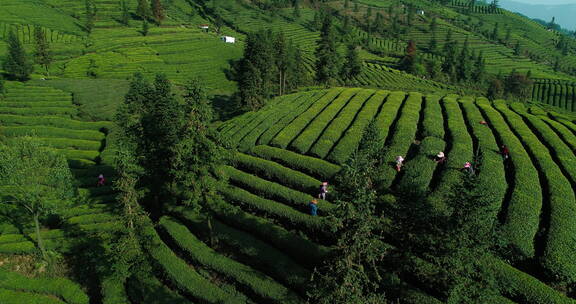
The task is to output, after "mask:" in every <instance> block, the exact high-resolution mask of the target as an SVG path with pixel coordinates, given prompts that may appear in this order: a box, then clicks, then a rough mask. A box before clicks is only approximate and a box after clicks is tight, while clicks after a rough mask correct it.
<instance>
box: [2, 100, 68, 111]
mask: <svg viewBox="0 0 576 304" xmlns="http://www.w3.org/2000/svg"><path fill="white" fill-rule="evenodd" d="M0 107H6V108H26V109H30V108H35V107H39V108H74V107H75V106H74V105H73V104H72V103H71V102H70V100H62V101H33V102H26V101H10V102H2V101H0Z"/></svg>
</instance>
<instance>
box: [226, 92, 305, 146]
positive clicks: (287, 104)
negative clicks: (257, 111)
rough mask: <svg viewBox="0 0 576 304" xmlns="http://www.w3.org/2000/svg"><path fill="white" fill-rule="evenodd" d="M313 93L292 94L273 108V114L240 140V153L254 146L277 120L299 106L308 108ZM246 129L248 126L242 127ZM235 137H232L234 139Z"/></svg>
mask: <svg viewBox="0 0 576 304" xmlns="http://www.w3.org/2000/svg"><path fill="white" fill-rule="evenodd" d="M314 95H315V94H313V93H310V92H309V93H303V94H293V95H292V98H290V99H287V100H282V102H281V103H280V105H278V106H276V107H274V110H275V111H274V112H273V113H271V115H269V116H268V117H266V118H265V119H264V120H262V121H261V122H260V123H259V124H258V126H256V127H255V128H254V129H252V130H251V131H250V133H248V134H246V136H244V138H242V139H241V140H240V144H239V147H238V148H239V149H240V150H241V151H248V150H249V149H250V148H252V147H254V146H255V145H256V141H257V140H258V138H259V137H260V136H261V135H262V134H263V133H264V132H266V130H268V129H269V128H270V127H272V126H273V125H275V124H276V123H277V122H278V121H279V120H281V119H283V118H284V117H285V116H286V115H290V114H291V113H292V112H293V111H294V110H296V109H298V107H300V106H301V105H303V104H304V105H307V106H309V104H310V102H311V101H312V100H313V99H312V98H311V97H312V96H314ZM244 127H245V128H247V127H248V126H244ZM235 136H236V135H234V137H235Z"/></svg>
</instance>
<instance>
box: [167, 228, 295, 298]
mask: <svg viewBox="0 0 576 304" xmlns="http://www.w3.org/2000/svg"><path fill="white" fill-rule="evenodd" d="M160 225H161V226H162V228H163V229H164V230H165V231H166V232H167V233H168V234H169V235H170V237H171V238H172V240H174V242H175V243H176V244H177V245H178V247H179V248H181V249H182V250H184V251H185V252H186V253H187V255H188V256H189V257H191V258H192V259H193V260H194V261H195V262H196V263H198V264H201V265H203V266H205V267H208V268H210V269H213V270H215V271H216V272H219V273H221V274H223V275H225V276H227V277H231V278H232V279H234V280H235V281H236V282H238V283H239V284H241V285H243V286H246V287H247V288H249V289H250V290H252V291H253V292H254V293H255V294H257V295H258V296H259V297H262V298H263V299H266V301H271V302H273V303H300V302H302V301H301V300H300V299H299V298H298V296H297V295H296V294H294V293H293V292H291V291H290V290H289V289H287V288H286V287H284V286H282V285H280V284H278V283H277V282H275V281H274V280H273V279H272V278H270V277H268V276H267V275H265V274H263V273H261V272H259V271H256V270H254V269H252V268H250V267H248V266H246V265H244V264H241V263H239V262H236V261H234V260H232V259H230V258H227V257H225V256H223V255H221V254H219V253H217V252H216V251H214V250H212V249H211V248H210V247H208V246H206V244H204V243H203V242H202V241H200V240H199V239H198V238H196V236H194V234H192V233H190V231H189V230H188V229H187V228H186V226H184V225H182V224H180V223H178V222H176V221H175V220H174V219H172V218H169V217H162V218H161V219H160Z"/></svg>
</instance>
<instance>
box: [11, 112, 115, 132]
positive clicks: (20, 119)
mask: <svg viewBox="0 0 576 304" xmlns="http://www.w3.org/2000/svg"><path fill="white" fill-rule="evenodd" d="M0 124H2V125H4V126H19V125H20V126H47V127H56V128H64V129H72V130H94V131H99V130H101V129H102V128H105V129H111V128H112V127H113V123H111V122H106V121H98V122H87V121H79V120H74V119H70V118H63V117H53V116H21V115H9V114H0Z"/></svg>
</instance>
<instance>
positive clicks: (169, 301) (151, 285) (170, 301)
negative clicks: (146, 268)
mask: <svg viewBox="0 0 576 304" xmlns="http://www.w3.org/2000/svg"><path fill="white" fill-rule="evenodd" d="M126 285H127V288H126V291H127V293H128V295H129V296H130V299H132V300H133V301H132V302H126V303H154V304H190V301H188V300H187V299H186V298H184V297H182V296H181V295H179V294H178V293H176V292H174V291H172V290H170V289H169V288H168V287H166V286H164V284H162V282H160V281H159V280H158V279H157V278H156V277H155V276H154V275H152V274H146V275H145V274H142V273H140V272H138V273H136V274H134V276H133V277H131V278H129V279H128V280H127V282H126ZM103 304H124V303H122V302H119V303H103Z"/></svg>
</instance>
